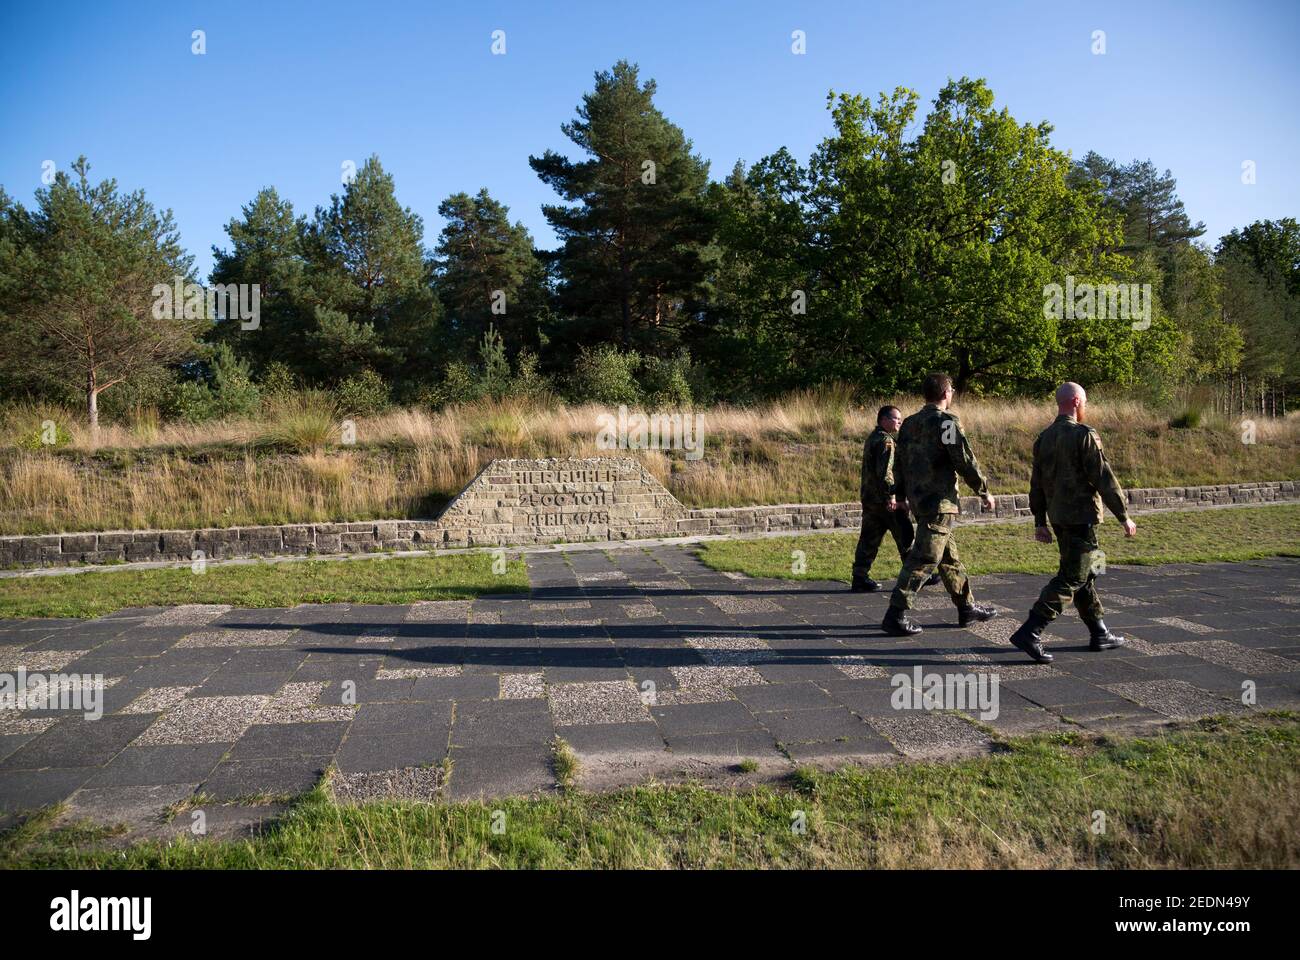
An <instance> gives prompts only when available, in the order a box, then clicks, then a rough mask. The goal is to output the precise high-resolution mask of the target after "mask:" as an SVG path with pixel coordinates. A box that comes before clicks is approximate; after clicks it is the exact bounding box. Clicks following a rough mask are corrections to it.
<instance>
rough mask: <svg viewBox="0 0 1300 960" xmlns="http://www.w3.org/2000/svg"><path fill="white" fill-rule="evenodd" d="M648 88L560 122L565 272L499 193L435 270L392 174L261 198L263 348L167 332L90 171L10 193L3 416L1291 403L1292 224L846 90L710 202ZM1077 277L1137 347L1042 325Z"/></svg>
mask: <svg viewBox="0 0 1300 960" xmlns="http://www.w3.org/2000/svg"><path fill="white" fill-rule="evenodd" d="M655 93H656V85H655V82H654V81H653V80H649V79H647V80H645V81H644V82H643V81H642V80H641V78H640V74H639V70H638V68H637V67H636V66H635V65H633V64H629V63H628V62H626V61H619V62H618V63H616V64H615V65H614V67H613V68H612V70H609V71H602V72H599V73H597V74H596V75H595V84H594V88H593V89H592V90H590V91H589V92H587V93H586V94H584V95H583V98H582V102H581V104H580V105H579V106H578V108H577V111H576V117H575V118H574V119H572V120H571V121H570V122H567V123H564V124H562V125H561V130H562V132H563V133H564V135H565V136H566V137H568V139H569V140H570V141H572V143H573V144H574V145H576V147H577V149H578V151H579V159H578V160H570V159H568V158H567V157H565V156H563V155H561V154H559V153H556V152H554V151H551V150H547V151H546V152H545V153H544V154H543V155H542V156H540V157H536V156H534V157H530V158H529V162H530V164H531V166H532V168H533V169H534V171H535V172H536V173H537V174H538V176H539V177H540V178H541V179H542V180H543V181H544V182H545V183H546V184H548V185H549V186H551V187H552V188H554V189H555V191H556V193H557V194H558V196H559V198H560V202H558V203H557V204H554V205H549V204H548V205H546V206H544V207H543V213H544V215H545V216H546V218H547V221H548V222H549V223H550V224H551V226H552V227H553V229H554V230H555V233H556V235H557V236H558V238H559V241H560V246H559V248H558V249H557V250H554V251H545V252H544V251H537V250H535V249H534V247H533V238H532V237H531V236H530V235H529V233H528V231H527V229H525V227H524V226H523V225H522V223H520V222H518V221H513V222H512V220H511V218H510V210H509V208H507V207H506V206H505V205H504V204H502V203H500V202H499V201H498V200H496V199H494V198H493V197H492V196H491V194H490V193H489V192H488V190H487V189H480V190H479V191H478V192H477V193H473V194H471V193H468V192H457V193H454V194H452V195H451V196H449V197H447V198H446V199H445V200H444V201H443V202H442V203H441V204H440V205H439V208H438V212H439V214H441V215H442V216H443V217H444V218H445V221H446V224H445V226H444V227H443V229H442V230H441V232H440V233H439V235H438V239H437V243H436V245H435V246H434V249H433V250H432V251H427V250H426V249H425V247H424V224H423V221H422V219H421V218H420V217H419V216H418V215H416V214H415V213H413V212H412V211H411V209H410V208H409V207H404V206H402V205H401V204H400V203H399V201H398V198H397V193H396V187H395V184H394V181H393V178H392V176H391V175H390V174H388V173H387V172H386V171H385V170H384V168H383V166H382V165H381V163H380V161H379V159H378V157H375V156H372V157H371V158H370V159H368V160H367V161H366V162H365V163H364V164H362V166H361V168H360V169H359V170H358V171H357V172H356V176H355V178H354V179H352V180H351V181H350V182H349V183H347V184H346V185H345V186H344V187H343V189H342V190H341V191H340V192H339V193H338V194H335V195H333V196H331V197H330V198H329V202H328V203H327V204H325V205H323V206H319V207H316V208H315V210H314V212H313V213H312V214H311V215H309V216H302V215H299V214H296V213H295V211H294V208H293V205H292V204H290V203H289V202H288V201H287V200H283V199H281V198H280V197H279V195H278V194H277V192H276V191H275V190H274V189H273V188H266V189H263V190H261V191H259V192H258V193H257V194H256V195H255V196H254V197H253V199H252V200H251V201H250V202H249V203H248V204H246V205H245V206H244V207H243V208H242V209H241V211H240V213H239V215H238V216H236V217H234V218H232V219H231V220H230V221H229V222H228V223H227V224H226V228H225V229H226V233H227V236H228V239H229V242H228V244H227V246H226V247H225V248H217V249H214V251H213V254H214V267H213V270H212V273H211V276H210V282H211V283H212V284H223V285H224V284H245V285H256V286H257V287H258V289H259V291H260V296H259V303H260V318H259V319H260V322H259V324H258V326H257V328H256V329H251V330H244V329H243V328H242V324H241V323H240V322H238V321H236V320H234V319H221V318H216V319H213V320H211V321H205V320H202V319H195V318H191V319H189V320H176V319H173V318H172V317H171V316H170V315H167V316H165V317H163V318H162V319H161V320H160V319H157V318H155V317H153V316H152V313H153V306H154V297H153V296H152V294H151V289H152V285H153V284H155V283H170V281H172V280H173V279H174V278H176V277H181V278H183V279H184V280H193V279H194V278H193V276H192V260H191V258H190V257H189V256H188V255H186V254H185V252H184V251H183V250H182V249H181V247H180V244H179V237H178V235H177V232H176V229H175V226H174V223H173V222H172V219H171V215H170V213H169V212H167V211H163V212H158V211H155V210H154V208H153V207H152V205H151V204H149V203H148V202H147V201H146V200H145V199H144V196H143V194H142V193H138V192H137V193H132V194H129V195H128V194H123V193H121V192H120V191H118V189H117V186H116V184H115V183H114V182H113V181H111V180H109V181H105V182H103V183H100V184H97V185H96V184H93V183H92V182H91V181H90V179H89V176H88V170H89V167H88V165H87V164H86V163H85V161H84V158H83V159H81V160H79V161H78V162H77V163H76V164H74V165H73V166H72V168H71V171H70V172H61V173H59V174H58V176H57V177H56V179H55V182H54V183H53V184H52V185H51V186H49V187H48V188H43V189H41V190H38V191H37V202H36V206H35V208H34V209H33V210H31V211H28V210H26V209H24V208H23V207H22V205H21V204H17V203H15V202H14V201H13V200H12V198H10V197H9V195H8V194H7V193H6V192H5V191H4V190H3V189H0V339H3V342H4V343H5V344H6V349H5V350H4V351H0V400H10V401H12V400H16V399H20V398H24V397H28V396H30V397H34V398H38V399H41V400H46V401H52V402H65V403H66V402H80V403H84V404H85V405H86V409H87V412H88V414H89V415H90V417H91V419H92V421H93V420H94V419H95V418H96V417H97V416H98V413H99V410H100V409H101V408H102V410H103V411H104V413H105V414H106V415H108V416H110V417H113V418H116V419H128V418H130V417H131V416H132V415H133V414H132V411H137V410H142V409H147V408H157V409H159V410H162V411H165V412H166V413H168V415H171V416H180V417H184V418H185V419H189V420H201V419H208V418H212V417H221V416H231V415H238V414H240V413H242V412H244V411H247V410H248V409H250V403H251V398H252V397H253V395H254V394H255V393H256V392H257V391H258V389H259V388H260V390H261V393H262V395H263V396H264V397H267V398H271V397H279V398H283V397H286V396H289V395H290V394H291V393H292V392H293V391H295V390H296V389H297V388H298V387H299V386H300V385H302V384H319V385H322V386H325V387H329V388H332V389H335V390H337V391H338V396H339V398H340V402H341V403H342V404H343V405H344V406H345V407H350V408H355V410H357V411H360V410H374V409H379V408H380V407H381V406H382V405H383V404H385V403H388V402H397V403H408V402H412V401H414V400H417V399H418V400H420V401H421V402H428V403H433V404H438V405H441V404H446V403H459V402H469V401H473V400H475V399H478V398H481V397H485V396H490V397H493V398H495V399H502V398H508V397H519V398H528V399H530V400H544V399H545V398H546V397H548V396H549V395H550V392H551V389H552V384H553V383H559V384H561V385H562V386H563V388H564V390H565V392H566V393H568V394H570V395H572V396H574V397H575V398H577V399H584V400H585V399H590V400H594V401H596V402H602V403H642V402H644V403H650V404H653V405H656V406H665V405H667V406H674V407H685V406H691V405H702V404H708V403H712V402H715V401H716V400H718V399H725V400H729V401H733V402H741V403H747V402H753V401H758V400H762V399H766V398H769V397H772V396H776V395H780V394H784V393H787V392H789V391H792V390H802V389H806V388H809V387H815V386H818V385H824V384H834V383H846V384H849V385H851V386H852V388H853V389H855V390H856V391H858V392H859V393H873V394H889V393H896V392H900V391H907V392H913V391H915V390H916V388H917V385H918V383H919V381H920V379H921V377H922V376H923V375H924V374H925V373H928V372H930V371H931V370H935V369H941V370H946V371H948V372H949V373H951V374H952V375H953V376H954V378H955V380H956V382H957V386H958V388H959V389H961V390H967V391H970V392H971V393H974V394H1006V395H1017V394H1018V395H1026V394H1038V393H1040V392H1042V391H1043V390H1046V389H1048V388H1050V387H1051V386H1052V385H1053V384H1055V383H1056V382H1059V381H1060V380H1062V379H1067V378H1068V379H1073V380H1079V381H1081V382H1084V383H1086V384H1088V385H1089V386H1098V385H1105V384H1109V385H1114V386H1116V387H1118V388H1122V389H1128V390H1141V391H1142V392H1143V393H1144V394H1145V395H1147V396H1150V397H1151V398H1153V399H1154V400H1156V401H1158V402H1169V401H1170V400H1171V399H1172V398H1173V397H1175V396H1179V395H1181V394H1182V393H1183V392H1184V391H1185V389H1186V388H1187V387H1188V386H1190V385H1195V384H1204V383H1217V384H1221V385H1222V384H1227V385H1230V401H1231V404H1230V405H1233V406H1240V407H1241V408H1242V409H1245V407H1246V406H1247V405H1248V404H1250V405H1256V404H1258V405H1259V408H1260V409H1262V405H1263V403H1264V393H1265V392H1266V391H1274V392H1275V393H1281V394H1283V395H1286V396H1290V397H1292V398H1294V397H1295V396H1296V394H1297V393H1300V336H1297V335H1296V334H1297V330H1300V224H1297V221H1296V220H1295V219H1293V218H1283V219H1280V220H1276V221H1269V220H1264V221H1259V222H1256V223H1253V224H1250V225H1248V226H1246V227H1243V228H1241V229H1239V230H1233V231H1232V232H1231V233H1230V234H1228V235H1227V236H1225V237H1223V238H1222V239H1221V241H1220V242H1219V244H1218V247H1217V249H1216V250H1215V251H1214V252H1213V253H1211V250H1210V248H1209V247H1208V246H1205V245H1203V244H1201V243H1198V242H1197V241H1198V238H1200V237H1201V236H1202V235H1203V233H1204V226H1203V225H1202V224H1201V223H1199V222H1193V221H1192V220H1191V219H1190V217H1189V216H1188V214H1187V212H1186V210H1185V209H1184V206H1183V203H1182V201H1181V200H1180V199H1179V197H1178V195H1177V183H1176V181H1175V179H1174V177H1173V175H1172V173H1171V172H1169V171H1168V170H1166V171H1164V173H1163V174H1162V173H1161V172H1160V171H1159V169H1158V168H1157V167H1156V166H1155V165H1154V163H1153V162H1152V161H1150V160H1143V161H1138V160H1134V161H1132V162H1130V163H1127V164H1123V163H1119V162H1116V161H1114V160H1111V159H1108V158H1106V157H1103V156H1100V155H1099V154H1097V153H1088V154H1087V155H1086V156H1085V157H1084V158H1083V159H1082V160H1080V161H1078V162H1072V161H1071V159H1070V157H1069V156H1068V155H1067V154H1065V153H1064V152H1062V151H1061V150H1059V149H1057V148H1056V147H1055V146H1054V145H1053V144H1052V142H1051V133H1052V128H1051V126H1050V125H1049V124H1048V123H1046V122H1039V123H1021V122H1018V121H1017V120H1015V118H1013V117H1012V116H1010V114H1009V112H1008V111H1007V110H1006V109H1005V108H1000V107H998V106H997V105H996V103H995V99H994V95H993V92H992V91H991V90H990V89H989V88H988V86H987V84H986V83H985V82H984V81H982V80H978V79H970V78H965V77H963V78H961V79H958V80H951V81H949V82H948V83H947V84H946V85H945V86H944V87H943V89H942V90H940V92H939V94H938V96H937V97H936V99H935V100H934V101H933V103H932V104H931V105H930V106H929V107H928V108H927V109H924V110H923V109H922V108H921V103H920V99H919V97H918V95H917V94H916V93H915V92H913V91H911V90H908V89H906V88H898V89H895V90H894V91H893V92H892V93H886V94H881V95H880V96H879V97H877V98H876V99H875V100H872V99H870V98H869V97H867V96H863V95H857V94H849V93H840V94H836V93H834V92H832V93H831V94H830V95H829V97H828V108H829V111H830V115H831V120H832V124H833V130H832V132H831V134H830V135H829V136H827V137H826V138H825V139H823V140H822V142H821V143H820V144H819V145H818V146H817V147H816V149H815V150H814V151H813V153H812V155H811V156H810V157H809V158H808V162H807V164H806V165H805V164H801V163H799V162H798V161H796V159H795V158H794V157H793V155H792V154H791V153H790V151H789V150H787V149H786V148H784V147H782V148H780V149H778V150H776V151H775V152H774V153H772V154H770V155H768V156H766V157H763V158H761V159H759V160H758V162H756V163H754V164H752V165H751V166H749V167H748V168H746V166H745V165H744V164H742V163H740V162H737V163H736V165H735V166H734V167H733V169H732V170H731V171H730V173H729V175H727V176H726V177H725V178H724V179H723V180H721V181H720V182H716V183H710V182H709V179H708V164H707V163H706V162H705V161H704V160H703V159H702V158H701V157H700V156H698V155H697V154H695V153H694V152H693V146H692V143H691V141H690V140H689V139H688V138H687V137H686V135H685V133H684V132H683V131H682V130H681V129H680V128H679V127H677V126H676V125H674V124H673V123H672V122H670V120H669V119H668V118H667V117H666V116H664V114H663V113H662V112H660V110H659V109H658V108H657V107H656V106H655V102H654V98H655ZM1067 278H1071V280H1072V282H1073V283H1075V284H1076V285H1082V284H1117V283H1123V284H1136V285H1138V286H1139V287H1143V286H1145V285H1149V287H1150V290H1151V291H1152V295H1151V297H1150V298H1149V300H1148V301H1147V303H1148V306H1149V308H1150V311H1151V312H1150V316H1149V320H1150V322H1149V324H1145V323H1144V324H1138V325H1136V326H1135V324H1134V323H1133V322H1132V318H1130V317H1115V316H1108V315H1098V316H1085V315H1076V316H1074V317H1069V316H1064V317H1056V316H1053V315H1051V313H1050V311H1045V310H1044V301H1045V299H1046V298H1047V291H1048V289H1049V288H1050V287H1051V286H1052V285H1063V284H1065V283H1066V281H1067ZM200 339H201V341H202V343H200ZM203 344H206V345H207V346H208V347H217V346H221V347H225V348H227V349H229V350H230V351H232V352H233V358H234V359H235V360H237V361H238V365H236V364H234V362H233V361H232V360H231V359H230V358H229V357H227V358H226V359H224V360H221V361H215V360H209V354H208V352H207V350H206V349H205V348H204V346H203ZM196 371H197V372H196ZM439 372H441V374H442V376H441V380H440V381H439ZM223 378H226V379H227V380H228V382H219V381H222V379H223ZM254 381H255V382H256V384H257V386H254V385H253V383H254ZM101 394H103V401H102V404H101V402H100V395H101ZM1252 398H1253V399H1252ZM1276 403H1277V401H1276V399H1275V406H1276ZM1217 405H1218V406H1219V407H1220V408H1222V407H1223V406H1224V402H1223V401H1222V400H1220V401H1217ZM1283 405H1284V401H1283Z"/></svg>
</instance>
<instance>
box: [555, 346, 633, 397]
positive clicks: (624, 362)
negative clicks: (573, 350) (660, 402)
mask: <svg viewBox="0 0 1300 960" xmlns="http://www.w3.org/2000/svg"><path fill="white" fill-rule="evenodd" d="M640 365H641V355H640V354H638V353H637V352H636V351H635V350H629V351H627V352H626V353H623V352H621V351H619V349H618V348H617V347H613V346H610V345H608V344H604V345H602V346H599V347H583V348H582V352H581V353H580V354H579V355H578V362H577V364H576V366H575V368H574V371H573V377H572V379H571V380H570V384H569V389H570V391H571V392H572V394H573V398H574V399H575V400H578V401H585V402H589V403H601V404H606V405H616V404H620V403H625V404H627V405H629V406H631V405H633V404H637V403H640V402H641V388H640V387H639V386H637V382H636V371H637V368H638V367H639V366H640Z"/></svg>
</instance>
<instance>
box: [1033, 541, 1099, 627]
mask: <svg viewBox="0 0 1300 960" xmlns="http://www.w3.org/2000/svg"><path fill="white" fill-rule="evenodd" d="M1052 532H1053V533H1055V534H1056V544H1057V546H1058V547H1059V548H1060V551H1061V565H1060V567H1059V568H1058V569H1057V571H1056V576H1054V577H1052V579H1051V580H1049V581H1048V582H1047V586H1045V587H1043V592H1042V593H1040V594H1039V595H1038V602H1037V603H1035V604H1034V613H1036V614H1038V615H1039V616H1040V617H1044V618H1045V619H1046V620H1047V621H1048V622H1049V623H1050V622H1051V621H1053V620H1055V619H1056V618H1057V617H1059V616H1060V615H1061V613H1062V611H1063V610H1065V605H1066V604H1067V603H1069V602H1070V601H1071V600H1073V601H1074V606H1075V608H1076V609H1078V611H1079V616H1080V617H1081V618H1082V619H1083V621H1084V622H1085V623H1087V622H1089V621H1097V620H1100V619H1101V618H1102V614H1103V611H1102V609H1101V600H1100V599H1099V598H1098V596H1097V586H1096V580H1097V571H1098V570H1099V569H1101V567H1100V564H1101V550H1100V548H1099V547H1098V546H1097V528H1096V526H1094V525H1093V524H1091V523H1082V524H1057V523H1054V524H1052Z"/></svg>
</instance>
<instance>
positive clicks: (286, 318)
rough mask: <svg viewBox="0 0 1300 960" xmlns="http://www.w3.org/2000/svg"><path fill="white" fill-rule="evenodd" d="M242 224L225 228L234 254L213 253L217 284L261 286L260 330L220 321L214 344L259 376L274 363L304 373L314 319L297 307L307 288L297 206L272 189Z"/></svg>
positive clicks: (251, 208)
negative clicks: (229, 349) (222, 345)
mask: <svg viewBox="0 0 1300 960" xmlns="http://www.w3.org/2000/svg"><path fill="white" fill-rule="evenodd" d="M242 214H243V216H242V218H241V219H237V220H236V219H232V220H231V221H230V222H229V223H228V224H226V234H227V235H228V236H229V237H230V243H231V249H230V250H229V251H226V250H222V249H220V248H219V247H213V248H212V257H213V261H214V265H213V268H212V273H211V276H210V281H211V283H213V284H231V283H234V284H257V285H258V288H259V290H260V296H259V300H260V305H261V315H260V317H259V322H258V326H257V328H256V329H251V330H245V329H243V325H242V324H241V323H240V322H239V321H238V320H224V321H219V322H217V323H216V325H215V326H214V328H213V330H212V333H211V334H210V339H212V340H214V341H217V342H224V343H228V344H230V345H231V347H232V348H233V349H234V350H235V351H236V352H237V353H238V355H239V356H240V357H243V358H245V359H247V360H248V361H249V362H250V364H251V365H252V368H253V370H254V371H255V372H256V373H259V374H261V373H264V372H265V371H266V370H267V368H268V367H269V366H270V365H271V364H272V363H276V362H279V363H282V364H285V365H286V366H288V367H289V368H290V369H291V370H293V371H295V372H299V373H301V372H303V363H304V361H305V360H306V359H307V357H306V345H307V334H308V333H309V330H310V326H311V325H312V322H313V319H312V314H311V313H310V312H306V311H304V310H303V309H302V308H301V306H300V305H299V302H298V301H299V298H300V297H301V295H302V284H303V258H302V244H301V240H300V231H301V229H302V227H301V224H300V223H299V222H298V220H296V219H295V217H294V215H293V205H292V204H291V203H290V202H289V201H287V200H281V199H280V197H279V194H278V193H276V191H275V188H274V187H268V188H267V189H264V190H260V191H258V194H257V196H256V197H254V198H253V200H252V202H251V203H249V204H247V205H246V206H245V207H244V208H243V210H242Z"/></svg>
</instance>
